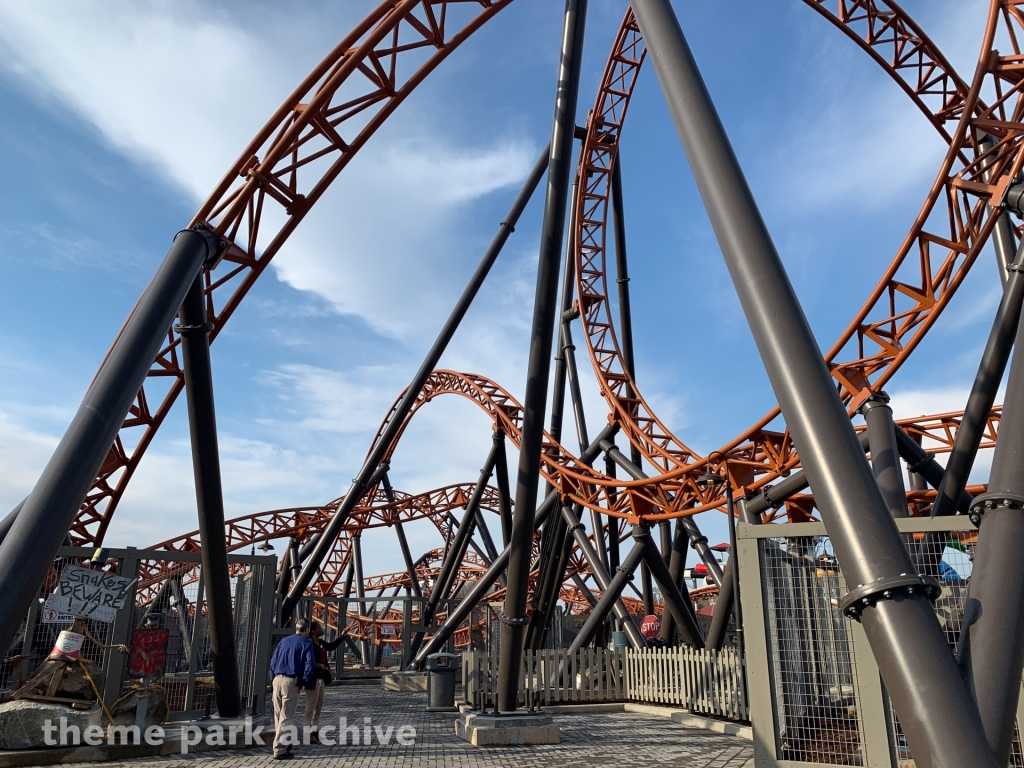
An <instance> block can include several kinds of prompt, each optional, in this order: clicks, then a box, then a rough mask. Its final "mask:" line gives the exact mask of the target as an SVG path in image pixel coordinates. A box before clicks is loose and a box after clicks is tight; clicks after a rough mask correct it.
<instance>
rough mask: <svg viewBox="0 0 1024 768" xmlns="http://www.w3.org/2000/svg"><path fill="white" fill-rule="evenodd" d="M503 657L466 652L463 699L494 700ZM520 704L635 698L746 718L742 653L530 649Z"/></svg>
mask: <svg viewBox="0 0 1024 768" xmlns="http://www.w3.org/2000/svg"><path fill="white" fill-rule="evenodd" d="M497 677H498V660H497V658H495V657H493V656H488V655H487V654H485V653H483V652H480V651H470V652H467V653H464V654H462V681H463V692H464V698H465V700H466V701H467V702H468V703H469V704H470V705H471V706H472V707H473V708H474V709H490V708H491V707H493V706H494V701H495V695H496V687H497ZM519 690H520V701H519V704H520V706H526V707H543V706H544V705H545V704H568V703H574V702H580V703H582V702H602V701H636V702H644V703H648V704H668V705H673V706H677V707H682V708H686V709H688V710H690V711H691V712H696V713H700V714H707V715H715V716H717V717H724V718H727V719H730V720H740V721H746V720H749V718H750V714H749V708H748V706H747V697H746V689H745V686H744V679H743V659H742V657H741V656H740V654H739V652H738V651H736V650H733V649H726V650H722V651H697V650H694V649H692V648H647V649H644V650H639V651H635V650H632V649H629V648H627V649H624V650H622V651H612V650H609V649H607V648H583V649H581V650H579V651H576V652H575V653H569V652H568V651H565V650H553V649H545V650H540V651H526V652H525V653H524V654H523V663H522V666H521V667H520V670H519Z"/></svg>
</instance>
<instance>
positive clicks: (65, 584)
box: [43, 565, 135, 622]
mask: <svg viewBox="0 0 1024 768" xmlns="http://www.w3.org/2000/svg"><path fill="white" fill-rule="evenodd" d="M134 583H135V579H129V578H127V577H124V576H114V575H113V574H110V573H104V572H103V571H93V570H90V569H89V568H81V567H79V566H77V565H69V566H68V567H67V568H65V569H64V572H63V573H61V575H60V582H59V583H58V584H57V589H55V590H54V592H53V594H52V595H50V596H49V597H48V598H47V599H46V603H45V605H44V606H43V607H44V608H52V609H53V610H55V611H63V612H65V613H71V614H74V615H75V616H85V617H86V618H89V619H96V620H98V621H107V622H110V621H113V620H114V616H115V615H117V609H118V608H124V604H125V600H127V599H128V593H129V590H130V589H131V586H132V584H134Z"/></svg>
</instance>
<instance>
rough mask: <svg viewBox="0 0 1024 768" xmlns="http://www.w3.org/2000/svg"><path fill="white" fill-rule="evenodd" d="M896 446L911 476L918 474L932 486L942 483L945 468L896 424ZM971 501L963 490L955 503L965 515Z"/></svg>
mask: <svg viewBox="0 0 1024 768" xmlns="http://www.w3.org/2000/svg"><path fill="white" fill-rule="evenodd" d="M896 448H897V450H898V451H899V452H900V456H901V457H902V458H903V460H904V461H905V462H907V468H908V469H909V470H910V473H911V475H910V476H911V477H913V476H914V475H920V476H921V477H923V478H924V479H925V480H926V481H928V485H930V486H931V487H932V488H938V487H939V486H940V485H942V475H943V473H944V472H945V469H943V467H942V465H941V464H939V462H937V461H936V460H935V457H934V456H932V454H930V453H928V452H927V451H926V450H925V449H924V448H922V447H921V445H920V444H919V443H918V442H917V441H916V440H914V438H912V437H911V436H910V435H908V434H907V433H906V432H904V431H903V429H902V428H900V427H899V426H898V425H897V426H896ZM973 501H974V497H973V496H971V494H969V493H967V491H964V492H963V493H961V494H960V502H959V503H958V504H957V509H958V510H960V512H962V513H963V514H965V515H966V514H967V513H968V512H969V511H970V509H971V503H972V502H973Z"/></svg>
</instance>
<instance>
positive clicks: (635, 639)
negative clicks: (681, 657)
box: [562, 504, 647, 648]
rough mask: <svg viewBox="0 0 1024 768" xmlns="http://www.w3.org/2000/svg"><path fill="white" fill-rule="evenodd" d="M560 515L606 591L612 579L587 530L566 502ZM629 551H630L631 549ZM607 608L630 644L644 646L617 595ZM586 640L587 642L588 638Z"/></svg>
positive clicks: (631, 568)
mask: <svg viewBox="0 0 1024 768" xmlns="http://www.w3.org/2000/svg"><path fill="white" fill-rule="evenodd" d="M562 517H564V518H565V522H566V524H568V526H569V530H570V531H572V535H573V538H574V539H576V546H578V547H579V548H580V553H581V554H582V555H583V559H584V560H586V561H587V565H589V566H590V573H591V575H592V576H593V577H594V581H596V582H597V585H598V586H599V587H600V588H601V590H602V591H603V592H607V591H608V590H609V589H610V588H611V584H612V581H613V579H612V577H611V576H610V575H609V573H608V571H606V570H605V568H604V563H602V562H601V559H600V557H598V554H597V550H596V549H594V546H593V545H592V544H591V543H590V539H589V538H587V532H586V530H585V529H584V526H583V524H582V523H580V519H579V518H578V517H576V513H575V512H574V511H573V509H572V508H571V507H570V506H569V505H567V504H563V505H562ZM630 551H631V552H632V550H630ZM638 563H639V560H638V561H637V563H634V564H633V565H631V566H630V567H629V573H628V574H626V578H625V580H624V581H623V582H622V587H621V588H620V589H619V595H621V594H622V589H624V588H625V586H626V584H627V583H629V577H630V576H631V575H632V573H633V571H634V570H636V565H637V564H638ZM623 567H624V566H617V567H616V569H615V573H616V575H618V574H620V573H621V572H622V569H623ZM603 596H604V595H602V597H603ZM609 610H611V611H612V612H613V613H614V614H615V618H617V619H618V620H619V622H620V623H621V624H622V628H623V631H624V632H625V633H626V636H627V637H628V638H629V642H630V645H632V646H633V647H634V648H646V647H647V640H645V639H644V636H643V635H641V634H640V630H639V629H637V626H636V622H634V621H633V617H632V616H631V615H630V613H629V611H628V610H626V605H625V603H623V602H622V600H621V599H620V598H619V596H618V595H617V596H616V599H615V600H613V601H612V603H611V607H610V609H609ZM607 615H608V613H607V611H606V612H605V614H604V616H602V618H601V621H604V618H605V617H606V616H607ZM587 642H589V639H588V641H587Z"/></svg>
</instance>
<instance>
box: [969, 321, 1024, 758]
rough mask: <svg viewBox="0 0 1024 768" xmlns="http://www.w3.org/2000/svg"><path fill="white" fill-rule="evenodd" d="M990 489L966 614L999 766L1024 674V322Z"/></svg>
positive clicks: (976, 515)
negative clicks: (970, 618) (970, 620)
mask: <svg viewBox="0 0 1024 768" xmlns="http://www.w3.org/2000/svg"><path fill="white" fill-rule="evenodd" d="M1016 347H1017V350H1016V352H1015V354H1014V355H1013V362H1012V363H1010V375H1009V378H1008V380H1007V386H1006V400H1005V402H1004V405H1003V418H1002V420H1001V422H1000V424H999V437H998V439H997V440H996V448H995V453H994V455H993V457H992V472H991V474H990V476H989V482H988V491H987V492H986V493H984V494H982V495H981V496H978V497H977V498H976V499H975V500H974V504H973V506H972V507H971V513H970V514H971V521H972V522H973V523H974V524H975V525H977V526H978V546H977V549H976V550H975V553H974V571H973V573H972V575H971V583H970V586H969V588H968V593H967V603H966V606H965V609H964V614H965V623H968V622H969V619H968V618H967V617H973V618H974V621H973V623H970V624H969V627H968V629H967V631H966V632H965V633H964V634H966V636H967V648H966V650H967V653H966V654H964V653H961V656H962V657H964V658H965V660H966V666H967V670H966V672H967V679H968V683H969V684H970V685H971V686H972V687H973V689H974V696H975V699H976V700H977V702H978V709H979V710H980V711H981V721H982V724H983V725H984V727H985V736H986V738H987V739H988V743H989V746H990V747H991V748H992V751H993V752H994V753H995V757H996V762H997V763H998V764H999V765H1006V764H1007V761H1008V760H1009V756H1010V742H1011V740H1012V738H1013V724H1014V719H1015V717H1016V714H1017V698H1018V696H1019V695H1020V680H1021V672H1022V670H1024V642H1022V640H1024V635H1022V633H1024V557H1022V556H1021V553H1022V552H1024V323H1021V324H1020V326H1019V328H1018V330H1017V339H1016Z"/></svg>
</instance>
